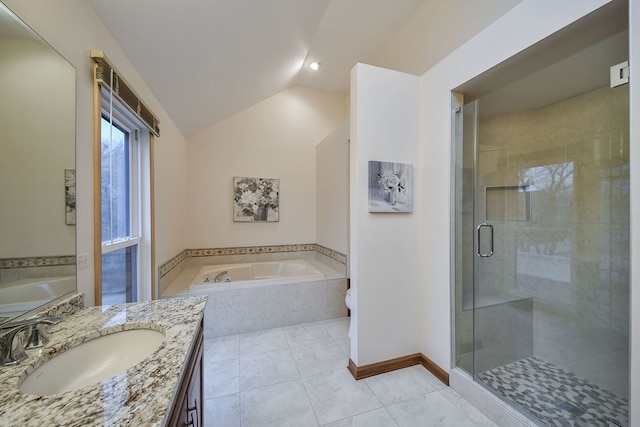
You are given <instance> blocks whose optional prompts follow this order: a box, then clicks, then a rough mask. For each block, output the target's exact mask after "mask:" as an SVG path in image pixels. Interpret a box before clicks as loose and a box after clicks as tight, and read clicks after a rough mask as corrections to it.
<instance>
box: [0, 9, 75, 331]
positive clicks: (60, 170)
mask: <svg viewBox="0 0 640 427" xmlns="http://www.w3.org/2000/svg"><path fill="white" fill-rule="evenodd" d="M75 93H76V70H75V68H74V67H73V66H72V65H71V64H70V63H69V62H67V61H66V60H65V59H64V58H63V57H62V56H61V55H60V54H59V53H58V52H56V51H55V50H54V49H53V48H52V47H51V46H50V45H49V44H47V42H46V41H44V40H43V39H42V38H41V37H40V36H39V35H38V34H36V33H35V32H34V31H33V30H32V29H31V28H29V27H28V26H27V25H26V24H25V23H24V22H22V21H21V20H20V19H19V18H18V17H17V16H16V15H15V14H14V13H13V12H11V10H9V9H8V8H7V7H6V6H5V5H4V4H2V3H0V179H1V181H2V186H0V206H1V207H0V323H3V322H6V321H8V320H10V319H11V318H13V317H15V316H18V315H20V314H23V313H25V312H28V311H31V310H34V309H35V308H37V307H39V306H41V305H43V304H46V303H48V302H50V301H52V300H54V299H56V298H59V297H61V296H63V295H65V294H68V293H69V292H72V291H74V290H75V289H76V227H75V104H76V95H75Z"/></svg>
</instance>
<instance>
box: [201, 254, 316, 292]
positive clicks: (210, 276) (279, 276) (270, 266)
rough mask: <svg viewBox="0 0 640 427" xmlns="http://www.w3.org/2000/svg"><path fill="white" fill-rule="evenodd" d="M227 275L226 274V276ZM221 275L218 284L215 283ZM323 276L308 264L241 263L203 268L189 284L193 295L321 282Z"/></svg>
mask: <svg viewBox="0 0 640 427" xmlns="http://www.w3.org/2000/svg"><path fill="white" fill-rule="evenodd" d="M225 272H226V273H225ZM221 273H224V274H222V276H221V279H220V282H214V280H215V277H216V276H217V275H219V274H221ZM324 277H325V275H324V274H323V273H322V272H321V271H320V270H318V269H317V268H315V267H314V266H312V265H311V264H309V263H308V262H307V261H305V260H302V259H298V260H288V261H268V262H252V263H242V264H223V265H205V266H203V267H202V268H201V269H200V271H199V272H198V274H197V276H196V278H195V279H194V280H193V282H191V285H190V286H189V290H190V291H192V292H207V291H213V290H216V291H219V290H225V289H245V288H251V287H257V286H269V285H277V284H283V285H284V284H288V283H297V282H305V281H312V280H322V279H323V278H324Z"/></svg>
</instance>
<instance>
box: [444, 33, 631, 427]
mask: <svg viewBox="0 0 640 427" xmlns="http://www.w3.org/2000/svg"><path fill="white" fill-rule="evenodd" d="M627 36H628V33H626V32H622V33H620V34H616V35H615V36H612V37H609V38H608V39H606V40H602V41H600V42H598V43H596V44H595V45H594V46H591V47H589V48H588V49H586V50H585V51H583V52H578V53H576V55H574V56H572V57H571V58H568V59H565V60H563V61H577V63H580V60H579V58H580V57H584V58H585V59H584V61H587V62H585V65H587V66H591V67H593V66H594V65H593V63H592V62H588V61H589V60H588V58H592V56H590V55H593V51H592V49H596V50H601V49H605V50H606V49H611V46H614V45H615V46H617V48H616V49H619V50H620V53H619V55H625V54H626V53H625V49H626V44H625V43H626V42H625V40H626V37H627ZM621 44H622V46H621ZM614 64H615V62H614V63H610V64H599V66H601V67H602V68H603V73H604V74H605V76H606V78H608V76H609V66H610V65H614ZM562 65H563V64H560V63H558V64H554V65H553V66H551V67H550V68H549V69H544V70H540V71H538V72H536V73H533V74H532V75H529V76H527V77H525V78H523V79H521V80H520V81H518V82H515V83H513V84H510V85H509V86H507V87H503V88H500V89H498V90H496V91H493V92H491V93H488V94H484V95H482V96H480V97H477V98H475V99H472V100H467V99H464V101H461V100H462V99H463V97H464V94H457V100H458V105H459V106H458V107H457V108H456V109H455V110H454V111H453V112H452V115H453V123H454V138H453V142H454V146H453V151H454V159H455V163H454V164H455V165H456V168H455V180H454V182H455V184H454V186H455V189H454V192H455V224H454V230H455V231H454V240H455V274H454V277H455V292H454V294H455V298H454V301H455V307H454V310H453V311H454V325H455V342H454V343H453V347H454V358H455V360H454V364H455V366H457V367H458V368H461V369H463V370H465V371H466V372H468V373H469V374H470V375H471V376H472V377H473V380H474V381H477V382H478V383H480V384H482V385H483V386H484V387H485V388H487V389H489V390H490V391H491V392H493V393H494V394H495V395H497V396H498V397H499V398H500V399H503V400H504V401H506V402H508V403H510V404H511V405H513V406H514V407H516V408H518V409H519V410H520V411H521V412H522V413H523V414H525V416H526V417H528V418H529V419H531V420H532V422H533V423H535V424H540V425H545V426H548V425H549V426H554V425H603V426H609V425H611V426H615V425H619V426H626V425H628V402H627V398H628V393H629V97H628V85H622V86H617V87H613V88H612V87H610V85H609V84H608V82H607V83H605V84H601V83H602V82H601V81H598V82H596V83H594V85H595V86H591V87H586V88H585V87H584V86H583V87H581V88H580V89H579V90H578V91H573V92H571V91H569V93H567V89H566V88H565V89H563V90H558V89H556V88H554V87H553V84H554V78H550V77H549V76H551V75H560V74H561V71H560V70H561V69H562ZM564 65H566V64H564ZM565 77H566V76H565ZM548 85H551V86H552V87H550V88H546V86H548ZM547 89H550V90H547ZM541 91H546V92H549V93H551V94H552V95H551V96H548V97H543V96H540V97H539V98H540V99H539V100H537V101H536V102H533V101H532V99H531V98H532V97H533V95H531V96H522V94H524V93H531V94H534V93H538V94H539V93H540V92H541ZM454 99H455V97H454ZM460 101H461V102H460ZM454 105H455V102H454Z"/></svg>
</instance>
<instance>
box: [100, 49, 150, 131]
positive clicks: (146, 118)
mask: <svg viewBox="0 0 640 427" xmlns="http://www.w3.org/2000/svg"><path fill="white" fill-rule="evenodd" d="M91 58H92V59H93V61H94V62H95V63H96V64H97V65H98V66H97V67H96V75H95V78H96V81H97V82H98V84H100V85H101V86H103V87H105V88H107V89H108V90H109V91H111V92H112V93H113V94H114V95H115V96H116V97H118V99H119V100H120V101H121V102H122V103H123V104H124V105H126V106H127V107H128V108H129V109H130V110H131V112H132V113H134V114H135V115H136V116H137V117H138V118H139V119H140V120H141V121H142V122H143V123H144V124H145V125H146V126H147V128H149V131H150V132H151V133H152V134H154V135H155V136H160V127H159V123H160V121H159V120H158V118H157V117H156V116H155V115H154V114H153V112H152V111H151V110H150V109H149V108H148V107H147V106H146V105H145V104H144V103H143V102H142V100H141V99H140V97H139V96H138V95H137V94H136V93H135V91H134V90H133V89H131V87H130V86H129V85H128V84H127V82H126V81H125V80H124V79H123V78H122V76H121V75H120V73H119V72H118V71H117V70H116V69H115V68H114V67H113V66H112V65H111V63H110V62H109V60H108V59H107V57H106V55H105V54H104V52H103V51H101V50H92V51H91ZM112 73H113V74H112ZM112 76H113V77H112ZM112 82H113V83H112Z"/></svg>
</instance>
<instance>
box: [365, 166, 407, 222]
mask: <svg viewBox="0 0 640 427" xmlns="http://www.w3.org/2000/svg"><path fill="white" fill-rule="evenodd" d="M412 211H413V165H410V164H406V163H391V162H378V161H375V160H371V161H369V212H412Z"/></svg>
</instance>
